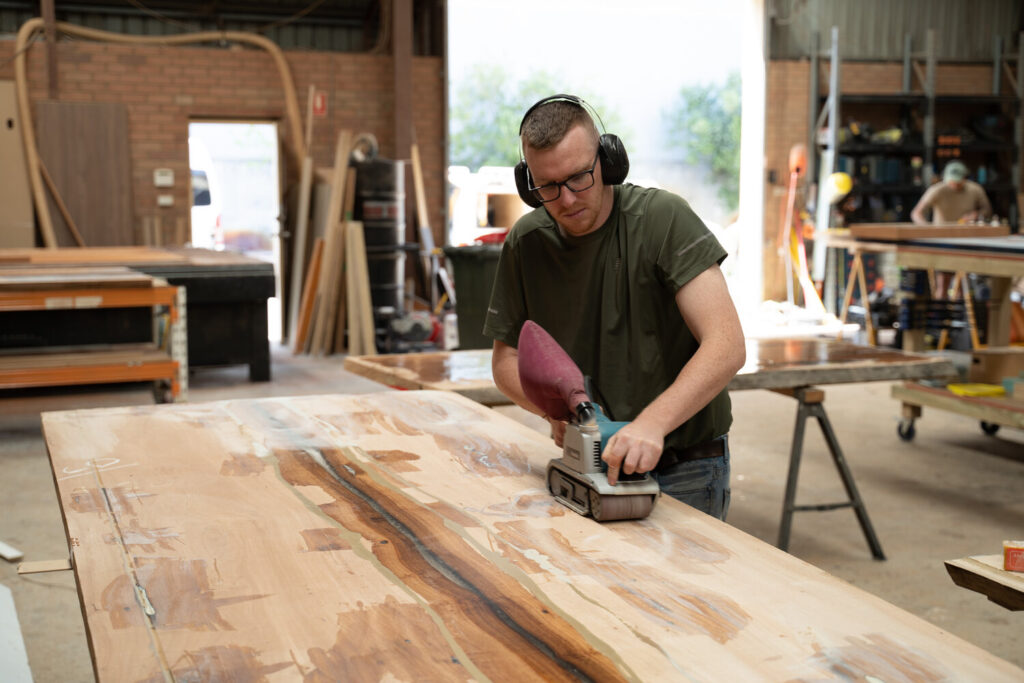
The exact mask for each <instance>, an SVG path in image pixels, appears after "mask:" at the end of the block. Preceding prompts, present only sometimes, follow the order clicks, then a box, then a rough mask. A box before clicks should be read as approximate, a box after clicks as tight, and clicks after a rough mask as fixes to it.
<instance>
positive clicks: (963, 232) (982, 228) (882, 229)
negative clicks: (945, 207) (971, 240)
mask: <svg viewBox="0 0 1024 683" xmlns="http://www.w3.org/2000/svg"><path fill="white" fill-rule="evenodd" d="M849 230H850V235H852V236H853V237H856V238H857V239H875V240H897V241H902V240H918V239H924V238H929V237H1001V236H1004V235H1009V234H1010V227H1009V226H1008V225H968V224H965V223H944V224H941V225H917V224H916V223H853V224H851V225H850V227H849Z"/></svg>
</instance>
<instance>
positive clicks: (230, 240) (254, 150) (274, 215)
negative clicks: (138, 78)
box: [188, 121, 282, 342]
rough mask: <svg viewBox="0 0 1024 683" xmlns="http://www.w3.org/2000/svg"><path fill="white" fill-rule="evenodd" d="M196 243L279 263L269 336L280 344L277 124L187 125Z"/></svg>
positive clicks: (193, 239)
mask: <svg viewBox="0 0 1024 683" xmlns="http://www.w3.org/2000/svg"><path fill="white" fill-rule="evenodd" d="M188 143H189V144H188V149H189V153H188V156H189V167H190V169H191V182H192V193H191V199H190V201H191V204H192V206H191V215H190V220H191V230H190V235H191V242H192V246H194V247H201V248H204V249H216V250H222V251H233V252H237V253H240V254H244V255H246V256H249V257H251V258H256V259H260V260H261V261H268V262H270V263H272V264H273V265H274V280H275V282H276V285H275V290H276V292H275V296H273V297H271V298H270V299H269V300H268V301H267V308H268V310H267V334H268V336H269V338H270V341H272V342H280V341H281V336H282V325H281V292H280V288H281V284H280V283H281V227H280V216H281V201H280V198H281V183H280V169H279V157H278V135H277V124H276V123H275V122H273V121H245V122H240V121H196V122H191V123H189V125H188Z"/></svg>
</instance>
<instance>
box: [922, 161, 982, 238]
mask: <svg viewBox="0 0 1024 683" xmlns="http://www.w3.org/2000/svg"><path fill="white" fill-rule="evenodd" d="M929 210H931V212H932V223H974V222H976V221H983V220H988V218H989V217H990V216H991V215H992V204H991V203H989V201H988V197H987V196H986V195H985V190H984V188H982V186H981V185H979V184H978V183H976V182H974V181H972V180H968V179H967V167H966V166H964V164H963V163H962V162H960V161H951V162H949V163H948V164H946V167H945V168H944V169H942V182H939V183H935V184H934V185H932V186H931V187H929V188H928V189H927V190H926V191H925V193H924V194H923V195H921V199H920V200H918V202H917V205H916V206H914V209H913V210H912V211H911V212H910V219H911V220H912V221H914V222H915V223H917V224H918V225H928V220H927V218H926V217H925V214H926V212H927V211H929Z"/></svg>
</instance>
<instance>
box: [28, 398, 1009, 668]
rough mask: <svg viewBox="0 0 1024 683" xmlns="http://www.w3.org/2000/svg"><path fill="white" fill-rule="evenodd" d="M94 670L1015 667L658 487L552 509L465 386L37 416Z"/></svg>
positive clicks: (511, 428) (528, 448)
mask: <svg viewBox="0 0 1024 683" xmlns="http://www.w3.org/2000/svg"><path fill="white" fill-rule="evenodd" d="M43 428H44V432H45V437H46V443H47V446H48V449H49V453H50V458H51V462H52V466H53V470H54V476H55V480H56V482H57V488H58V495H59V499H60V504H61V508H62V511H63V514H64V519H65V525H66V529H67V534H68V538H69V541H70V546H71V553H72V558H73V563H74V570H75V576H76V580H77V585H78V589H79V593H80V596H81V603H82V610H83V614H84V618H85V623H86V629H87V633H88V636H89V642H90V648H91V653H92V656H93V659H94V663H95V669H96V675H97V678H98V679H99V680H100V681H124V680H129V681H136V680H161V679H165V680H169V679H170V677H173V678H175V679H179V680H180V679H188V680H192V679H202V680H229V679H230V680H256V679H263V678H266V679H267V680H276V679H277V678H281V679H298V678H303V679H306V680H375V681H376V680H382V679H389V680H459V681H464V680H470V679H472V680H484V679H489V680H502V679H509V678H510V677H514V678H515V680H580V679H583V680H601V681H611V680H645V681H665V680H703V681H720V680H751V679H760V680H800V679H804V680H812V679H814V680H820V679H828V678H833V677H843V678H847V679H852V680H864V679H866V678H867V677H869V676H870V677H874V678H875V679H878V680H887V681H892V680H915V681H940V680H985V681H1003V680H1005V681H1011V680H1012V681H1019V680H1021V678H1022V677H1024V671H1022V670H1021V669H1019V668H1017V667H1015V666H1013V665H1012V664H1010V663H1008V662H1006V661H1004V660H1001V659H999V658H997V657H995V656H993V655H991V654H989V653H987V652H985V651H983V650H981V649H980V648H978V647H976V646H974V645H971V644H969V643H967V642H965V641H963V640H961V639H959V638H957V637H955V636H953V635H951V634H950V633H948V632H945V631H943V630H941V629H939V628H938V627H936V626H934V625H932V624H929V623H927V622H925V621H923V620H922V619H919V618H917V617H915V616H913V615H911V614H909V613H907V612H905V611H903V610H900V609H898V608H896V607H894V606H893V605H890V604H888V603H886V602H884V601H882V600H880V599H879V598H876V597H874V596H872V595H870V594H868V593H866V592H864V591H862V590H860V589H857V588H855V587H853V586H851V585H850V584H848V583H845V582H843V581H840V580H838V579H836V578H834V577H832V576H830V575H828V574H827V573H825V572H823V571H821V570H819V569H816V568H814V567H812V566H810V565H808V564H806V563H804V562H802V561H800V560H798V559H796V558H794V557H791V556H789V555H787V554H785V553H782V552H780V551H778V550H776V549H775V548H772V547H771V546H769V545H767V544H765V543H763V542H761V541H759V540H757V539H755V538H753V537H751V536H748V535H747V534H745V533H743V532H741V531H739V530H738V529H735V528H733V527H730V526H728V525H727V524H724V523H722V522H720V521H718V520H716V519H714V518H712V517H709V516H707V515H704V514H702V513H700V512H697V511H695V510H693V509H692V508H689V507H688V506H685V505H683V504H681V503H679V502H678V501H675V500H674V499H671V498H666V497H662V499H661V501H660V502H659V503H658V505H657V506H656V507H655V509H654V511H653V514H652V515H651V516H650V517H649V518H647V519H645V520H642V521H634V522H618V523H609V524H603V525H602V524H599V523H596V522H594V521H593V520H591V519H589V518H584V517H581V516H579V515H576V514H574V513H572V512H571V511H569V510H567V509H566V508H564V507H563V506H561V505H559V504H558V503H557V502H555V501H554V500H553V499H552V498H551V497H550V496H549V495H548V494H547V492H546V490H545V488H544V468H545V465H546V463H547V461H548V460H549V459H550V458H551V457H553V456H556V455H557V449H556V448H555V447H554V446H553V445H552V443H551V442H550V440H549V439H547V438H545V437H543V436H542V435H540V434H537V433H536V432H534V431H532V430H531V429H529V428H527V427H524V426H523V425H520V424H519V423H517V422H515V421H513V420H510V419H508V418H505V417H503V416H501V415H499V414H497V413H495V412H494V411H491V410H489V409H487V408H485V407H483V406H481V405H479V404H477V403H474V402H472V401H470V400H467V399H465V398H463V397H460V396H458V395H456V394H453V393H450V392H398V393H395V392H384V393H380V394H369V395H360V396H312V397H296V398H278V399H260V400H239V401H229V402H222V403H211V404H200V405H182V404H179V405H173V406H162V407H159V408H138V407H132V408H114V409H103V410H91V411H71V412H60V413H46V414H44V415H43Z"/></svg>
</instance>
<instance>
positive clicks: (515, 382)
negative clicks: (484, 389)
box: [491, 342, 544, 417]
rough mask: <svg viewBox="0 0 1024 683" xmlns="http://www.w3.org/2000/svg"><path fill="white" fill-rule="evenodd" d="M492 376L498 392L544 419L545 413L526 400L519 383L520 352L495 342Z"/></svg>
mask: <svg viewBox="0 0 1024 683" xmlns="http://www.w3.org/2000/svg"><path fill="white" fill-rule="evenodd" d="M491 374H492V375H493V376H494V384H495V385H496V386H497V387H498V391H500V392H501V393H503V394H505V396H507V397H508V398H510V399H511V400H512V402H513V403H515V404H516V405H517V406H519V407H520V408H523V409H524V410H528V411H530V412H531V413H534V414H535V415H540V416H541V417H544V412H543V411H542V410H541V409H540V408H538V407H537V406H535V405H534V404H533V402H532V401H530V399H528V398H526V393H525V392H524V391H523V386H522V384H520V383H519V352H518V351H517V350H516V349H515V348H514V347H511V346H508V345H506V344H502V343H501V342H495V344H494V351H493V356H492V360H491Z"/></svg>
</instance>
